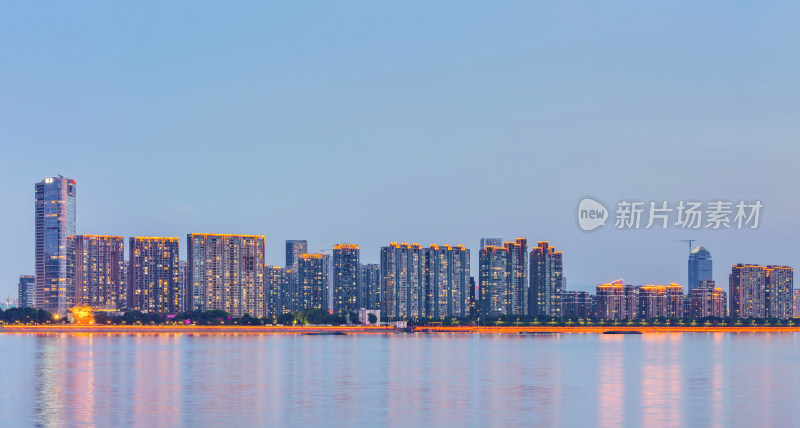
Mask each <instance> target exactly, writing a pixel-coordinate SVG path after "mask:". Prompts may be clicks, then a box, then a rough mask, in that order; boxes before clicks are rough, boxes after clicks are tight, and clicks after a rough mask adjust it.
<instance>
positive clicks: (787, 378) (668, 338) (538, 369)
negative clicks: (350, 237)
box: [0, 333, 800, 428]
mask: <svg viewBox="0 0 800 428" xmlns="http://www.w3.org/2000/svg"><path fill="white" fill-rule="evenodd" d="M0 361H2V367H3V372H2V373H3V375H2V384H0V426H2V427H17V426H33V425H39V426H78V427H89V426H141V427H155V426H285V427H290V426H298V427H299V426H304V427H305V426H319V427H326V426H343V427H350V428H354V427H384V426H387V427H393V426H397V427H407V426H420V427H421V426H446V427H465V426H520V425H526V426H534V425H535V426H576V427H586V426H620V425H625V426H703V427H705V426H780V427H784V426H799V425H800V334H792V333H782V334H775V333H773V334H748V333H743V334H731V333H713V334H711V333H664V334H645V335H597V334H560V335H525V336H516V335H514V336H501V335H447V334H435V335H434V334H395V335H347V336H308V335H269V334H267V335H250V334H242V335H238V334H228V335H172V334H164V335H148V334H144V335H133V334H91V335H89V334H84V335H79V334H52V335H34V334H0Z"/></svg>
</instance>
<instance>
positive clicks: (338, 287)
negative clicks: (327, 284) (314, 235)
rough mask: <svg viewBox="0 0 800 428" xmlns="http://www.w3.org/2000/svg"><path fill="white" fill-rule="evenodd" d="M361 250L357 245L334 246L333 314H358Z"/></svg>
mask: <svg viewBox="0 0 800 428" xmlns="http://www.w3.org/2000/svg"><path fill="white" fill-rule="evenodd" d="M360 269H361V262H360V261H359V249H358V245H356V244H337V245H334V246H333V313H335V314H339V315H347V314H349V313H351V312H352V313H356V312H358V309H359V307H361V306H363V305H361V302H360V301H359V299H358V297H359V294H358V289H359V283H358V278H359V273H360V272H359V270H360Z"/></svg>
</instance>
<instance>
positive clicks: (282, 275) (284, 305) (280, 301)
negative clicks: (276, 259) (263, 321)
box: [264, 265, 295, 317]
mask: <svg viewBox="0 0 800 428" xmlns="http://www.w3.org/2000/svg"><path fill="white" fill-rule="evenodd" d="M290 274H291V270H290V269H284V268H282V267H280V266H269V265H267V266H265V268H264V276H265V282H266V287H267V290H266V292H265V295H266V299H267V303H266V306H267V309H266V313H267V316H271V317H277V316H278V315H281V314H289V313H292V312H293V311H294V298H295V296H294V294H293V293H292V291H291V290H290V289H289V285H290V283H289V275H290Z"/></svg>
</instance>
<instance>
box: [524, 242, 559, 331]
mask: <svg viewBox="0 0 800 428" xmlns="http://www.w3.org/2000/svg"><path fill="white" fill-rule="evenodd" d="M530 257H531V267H530V275H531V279H530V282H531V286H530V290H529V293H530V294H529V300H528V313H529V314H530V315H549V316H560V315H561V291H562V290H563V289H564V286H563V274H564V269H563V261H562V254H561V252H560V251H556V250H555V249H554V248H553V247H551V246H550V245H549V244H548V243H547V241H542V242H539V245H538V246H537V247H536V248H533V249H531V256H530Z"/></svg>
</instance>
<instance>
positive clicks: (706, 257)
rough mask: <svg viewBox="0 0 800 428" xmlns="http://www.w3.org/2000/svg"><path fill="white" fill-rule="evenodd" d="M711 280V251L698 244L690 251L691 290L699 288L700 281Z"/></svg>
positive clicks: (689, 285)
mask: <svg viewBox="0 0 800 428" xmlns="http://www.w3.org/2000/svg"><path fill="white" fill-rule="evenodd" d="M711 280H713V278H712V276H711V253H709V252H708V250H706V249H705V248H703V247H701V246H699V245H698V246H697V247H695V248H694V249H693V250H692V251H691V253H689V284H688V286H687V287H688V288H689V292H691V291H692V290H693V289H695V288H697V287H698V286H699V284H700V281H711Z"/></svg>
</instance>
